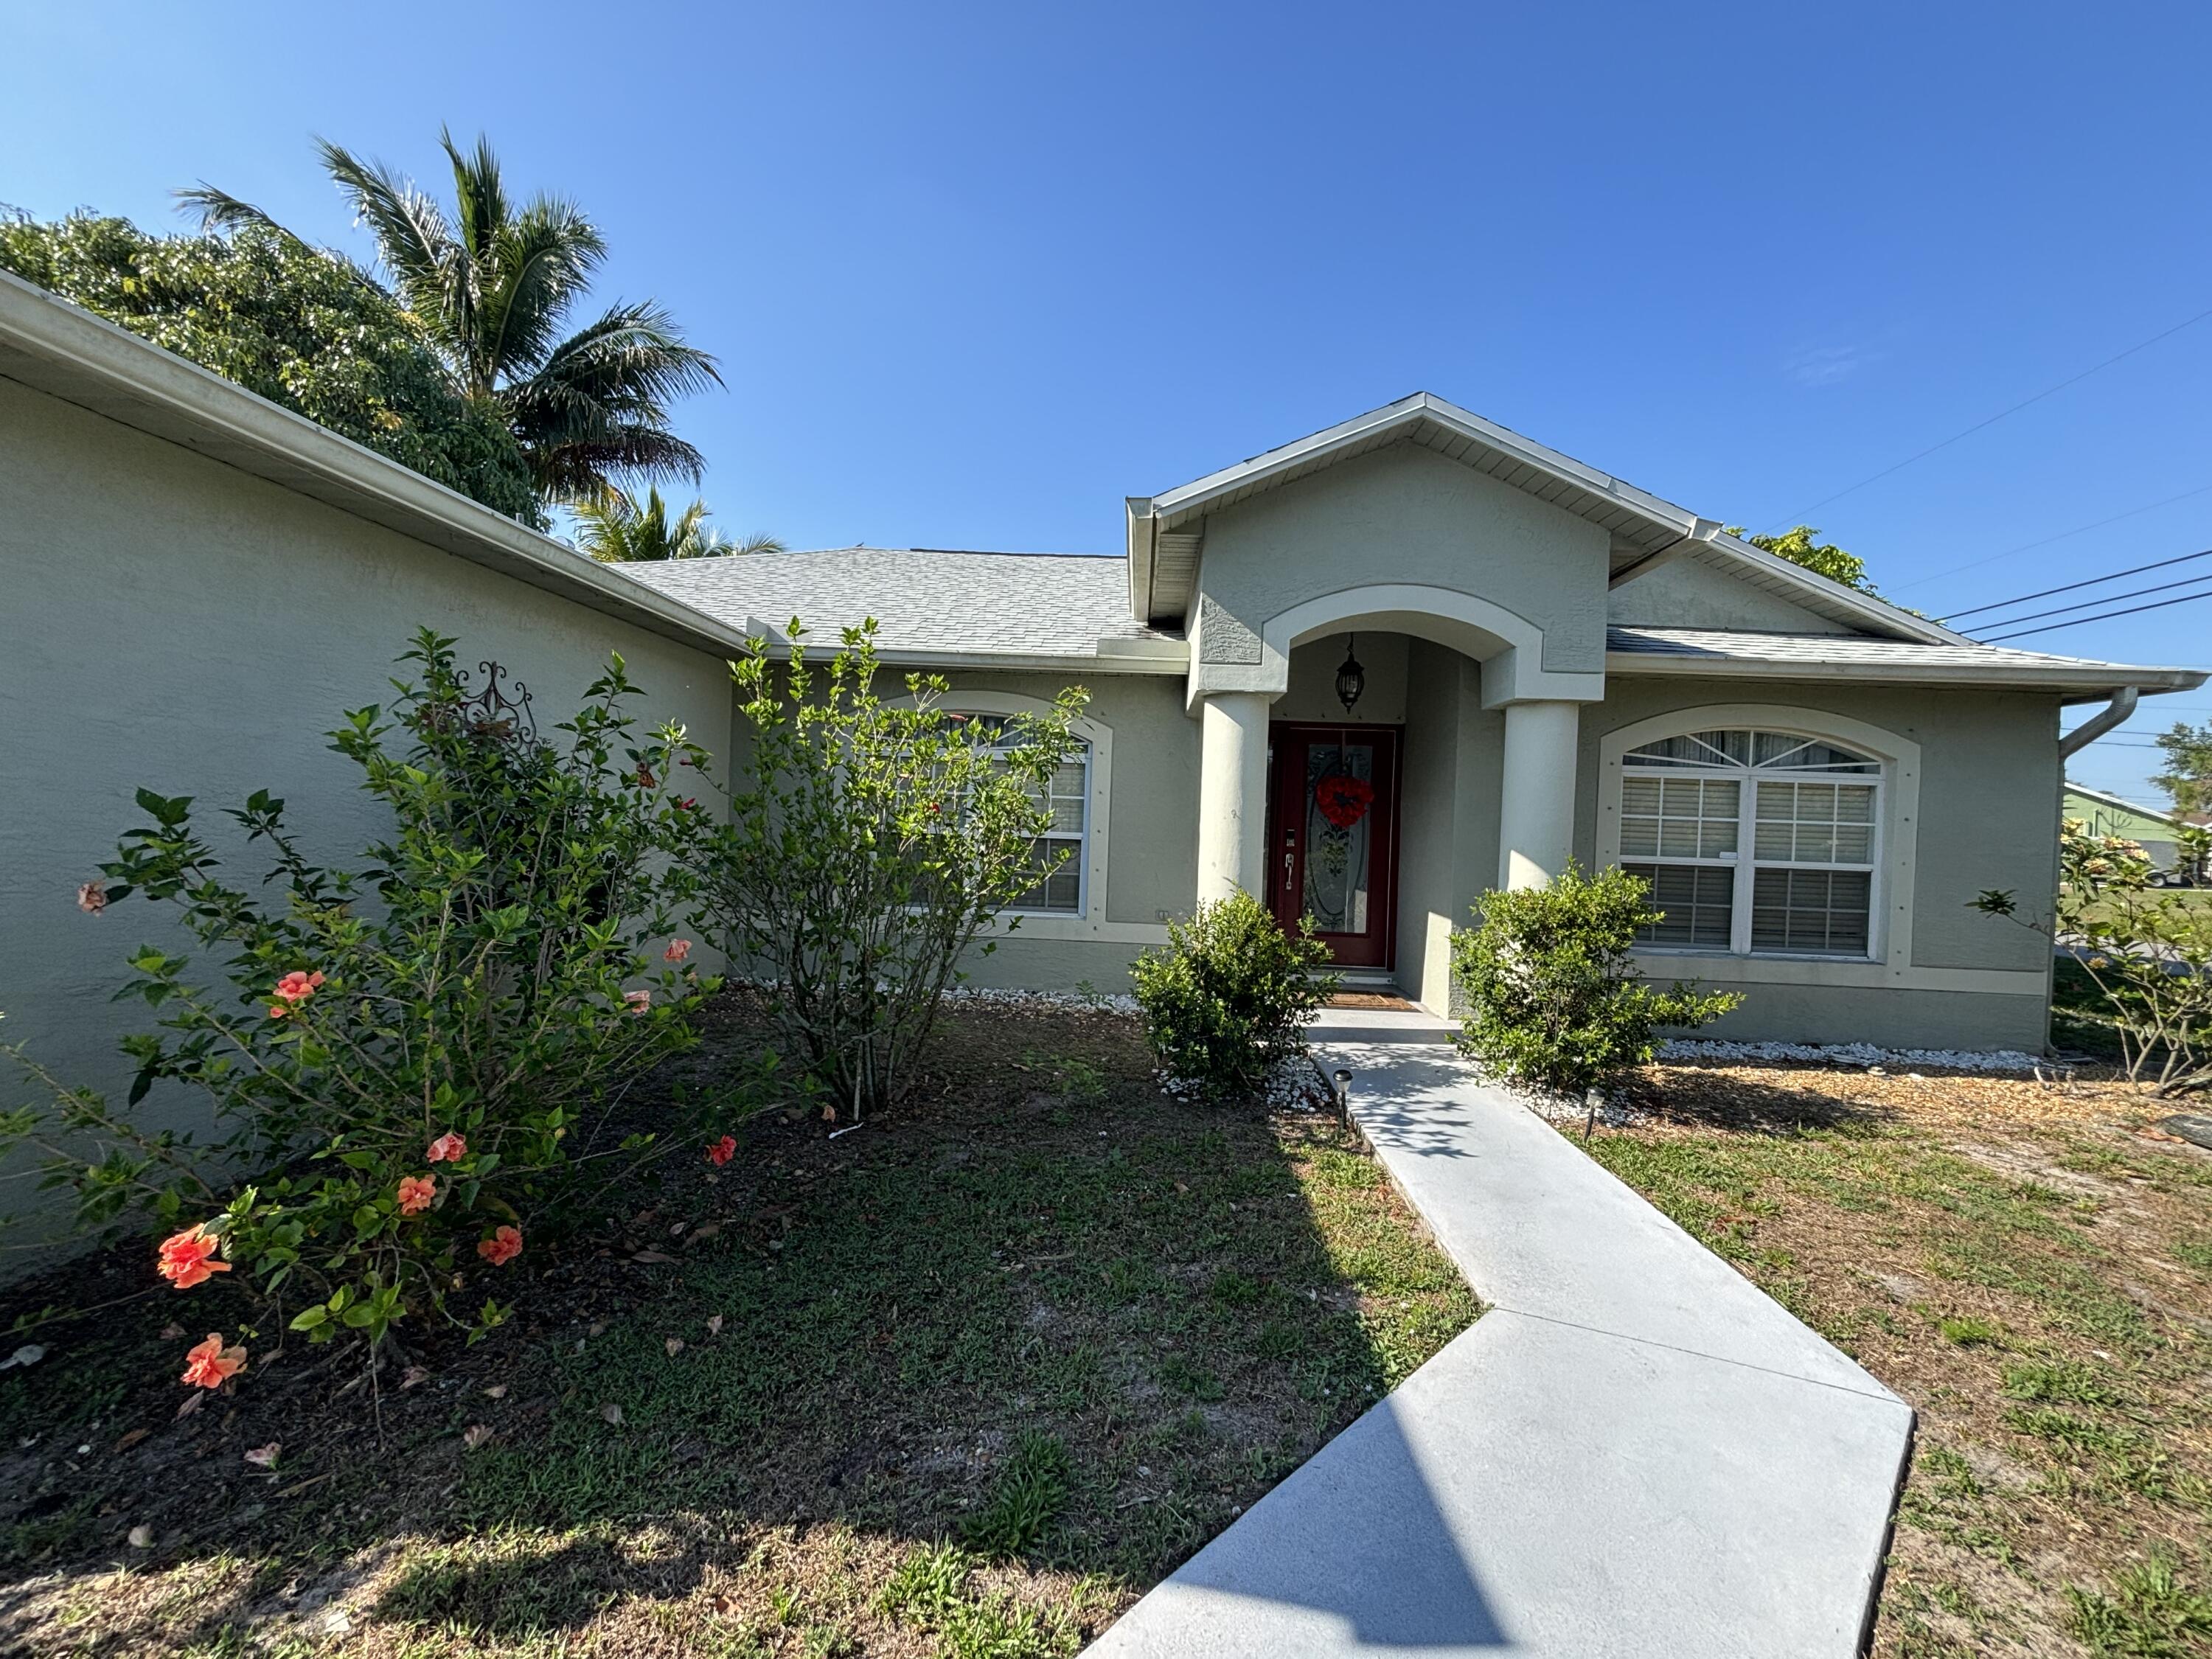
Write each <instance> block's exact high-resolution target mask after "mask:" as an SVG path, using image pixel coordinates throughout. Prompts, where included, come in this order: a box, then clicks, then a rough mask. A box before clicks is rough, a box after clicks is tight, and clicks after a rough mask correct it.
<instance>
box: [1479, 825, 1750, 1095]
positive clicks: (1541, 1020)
mask: <svg viewBox="0 0 2212 1659" xmlns="http://www.w3.org/2000/svg"><path fill="white" fill-rule="evenodd" d="M1649 901H1650V889H1649V888H1648V887H1646V886H1645V884H1644V883H1643V882H1642V881H1640V880H1638V878H1636V877H1634V876H1632V875H1630V874H1628V873H1627V872H1626V871H1623V870H1620V869H1619V868H1613V869H1607V870H1603V871H1601V872H1599V873H1598V874H1596V875H1595V876H1586V875H1584V874H1583V872H1582V871H1581V870H1580V869H1579V868H1577V866H1575V865H1573V864H1572V863H1570V864H1569V865H1568V866H1567V868H1566V869H1565V871H1564V872H1562V873H1561V874H1560V876H1559V878H1558V879H1557V880H1556V881H1554V882H1553V883H1552V884H1551V885H1549V886H1548V887H1531V888H1522V889H1519V890H1515V891H1512V892H1490V893H1485V894H1484V895H1483V896H1482V902H1481V903H1480V905H1478V906H1477V907H1476V917H1477V922H1478V925H1477V926H1476V927H1472V928H1460V929H1458V930H1456V931H1455V932H1454V933H1453V934H1452V978H1453V982H1454V983H1455V985H1456V986H1457V987H1458V989H1459V993H1460V995H1461V997H1462V999H1463V1000H1464V1001H1465V1004H1466V1012H1465V1014H1464V1015H1463V1016H1462V1020H1461V1025H1460V1030H1461V1036H1460V1041H1461V1044H1462V1047H1464V1048H1467V1049H1468V1051H1469V1052H1470V1053H1471V1054H1474V1057H1475V1058H1476V1059H1477V1060H1480V1061H1481V1062H1482V1063H1483V1064H1484V1065H1485V1066H1488V1067H1489V1068H1490V1069H1491V1070H1492V1071H1493V1072H1495V1073H1498V1075H1500V1076H1502V1077H1507V1078H1510V1079H1514V1080H1515V1081H1516V1082H1521V1083H1526V1084H1530V1085H1534V1086H1536V1087H1539V1088H1544V1089H1557V1090H1583V1089H1587V1088H1589V1086H1590V1085H1593V1084H1595V1083H1596V1082H1598V1081H1599V1080H1600V1079H1603V1078H1605V1077H1607V1076H1609V1075H1610V1074H1612V1073H1614V1072H1617V1071H1619V1070H1620V1069H1621V1068H1622V1067H1624V1066H1637V1065H1641V1064H1643V1063H1644V1061H1646V1060H1650V1058H1651V1048H1652V1039H1651V1033H1652V1032H1653V1030H1656V1029H1657V1028H1659V1027H1661V1026H1674V1027H1677V1028H1685V1027H1694V1026H1698V1025H1702V1024H1705V1022H1706V1021H1708V1020H1711V1019H1717V1018H1719V1017H1720V1016H1721V1015H1723V1014H1724V1013H1726V1012H1728V1011H1729V1009H1731V1008H1733V1007H1735V1006H1736V1005H1737V1004H1738V1003H1739V1002H1741V1000H1742V999H1741V997H1737V996H1734V995H1731V994H1725V993H1714V992H1699V991H1698V990H1697V989H1695V988H1694V987H1691V986H1687V985H1683V984H1679V983H1677V984H1675V985H1673V986H1670V987H1668V989H1666V990H1664V991H1660V990H1656V989H1654V988H1653V987H1650V986H1649V985H1646V984H1644V982H1643V980H1642V976H1641V975H1640V974H1639V973H1638V970H1637V968H1636V964H1635V963H1634V961H1633V960H1632V958H1631V957H1630V955H1629V950H1630V947H1631V946H1632V945H1634V944H1635V942H1636V935H1637V933H1638V930H1639V929H1641V928H1644V927H1649V926H1650V925H1651V924H1652V923H1653V922H1655V921H1658V920H1659V919H1660V913H1659V912H1658V911H1656V910H1654V909H1652V908H1651V906H1650V902H1649Z"/></svg>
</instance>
